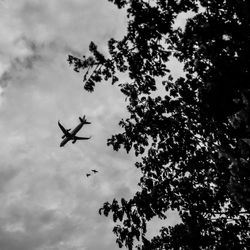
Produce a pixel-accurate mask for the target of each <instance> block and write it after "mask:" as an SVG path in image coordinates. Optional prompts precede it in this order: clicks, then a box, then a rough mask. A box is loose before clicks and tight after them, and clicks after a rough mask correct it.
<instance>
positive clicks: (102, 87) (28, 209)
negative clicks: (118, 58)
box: [0, 0, 177, 250]
mask: <svg viewBox="0 0 250 250" xmlns="http://www.w3.org/2000/svg"><path fill="white" fill-rule="evenodd" d="M125 30H126V17H125V13H124V12H123V11H121V10H118V9H117V8H116V7H115V6H114V5H113V4H112V3H110V2H108V1H107V0H43V1H41V0H12V1H11V0H9V1H8V0H2V1H0V37H1V39H0V138H1V141H0V143H1V146H0V148H1V150H0V208H1V209H0V249H1V250H59V249H60V250H66V249H67V250H80V249H81V250H97V249H102V250H108V249H109V250H116V249H119V248H118V246H117V245H116V243H115V236H114V234H113V233H112V228H113V226H114V224H113V223H112V219H111V218H106V217H104V216H100V215H99V214H98V209H99V208H100V207H101V206H102V204H103V203H104V202H106V201H112V199H113V198H117V199H120V198H121V197H124V198H126V199H128V198H130V197H132V196H133V194H134V193H135V192H136V190H139V188H138V186H137V183H138V182H139V178H140V175H139V171H138V170H137V169H136V168H135V167H134V166H133V165H134V163H135V161H136V159H135V157H134V156H133V155H132V154H127V153H125V152H124V151H123V150H121V151H119V152H114V151H113V150H112V148H111V147H107V146H106V141H107V139H108V138H110V137H111V135H112V134H115V133H118V132H119V131H121V128H119V126H118V125H117V124H118V122H119V121H120V119H121V118H122V117H124V116H125V115H126V107H125V102H124V97H123V96H122V94H121V92H120V91H119V89H118V88H116V87H114V86H111V84H109V83H101V84H99V85H98V86H97V87H96V90H95V91H94V93H91V94H90V93H87V92H86V91H84V90H83V84H82V75H81V74H77V73H76V72H74V71H73V69H72V67H70V66H69V65H68V62H67V56H68V54H72V55H76V56H81V55H83V54H87V51H88V45H89V43H90V42H91V41H94V42H95V43H96V44H97V45H98V46H99V48H100V49H101V50H103V51H105V50H107V41H108V39H109V38H111V37H114V38H116V39H119V38H122V36H123V34H124V32H125ZM84 114H85V115H86V117H87V120H88V121H90V122H91V123H92V124H91V125H88V126H85V127H84V128H83V129H82V130H81V131H80V132H79V136H92V138H91V140H88V141H80V142H77V143H76V144H71V143H68V144H67V145H66V146H65V147H63V148H60V147H59V144H60V142H61V136H62V132H61V131H60V129H59V128H58V125H57V122H58V120H60V121H61V123H62V124H63V125H64V126H65V127H66V128H73V127H75V126H76V125H77V124H78V123H79V120H78V117H79V116H83V115H84ZM91 169H96V170H98V171H99V173H98V174H95V175H94V174H93V175H92V176H90V177H89V178H87V177H86V173H89V172H90V170H91ZM176 220H177V219H176V216H172V217H171V216H170V218H169V221H170V223H172V222H173V223H174V222H176ZM152 225H153V226H152V230H151V234H152V232H154V230H156V229H155V228H157V225H159V224H158V222H155V224H154V222H152Z"/></svg>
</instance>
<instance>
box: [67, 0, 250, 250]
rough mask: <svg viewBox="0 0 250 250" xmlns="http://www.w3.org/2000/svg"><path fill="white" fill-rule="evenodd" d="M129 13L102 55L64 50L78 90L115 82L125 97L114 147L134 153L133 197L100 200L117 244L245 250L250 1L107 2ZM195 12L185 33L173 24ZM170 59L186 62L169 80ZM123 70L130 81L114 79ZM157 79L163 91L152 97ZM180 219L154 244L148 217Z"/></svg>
mask: <svg viewBox="0 0 250 250" xmlns="http://www.w3.org/2000/svg"><path fill="white" fill-rule="evenodd" d="M112 2H113V3H114V4H116V5H117V7H118V8H125V7H126V10H127V17H128V27H127V34H126V35H125V36H124V38H123V39H122V40H121V41H117V40H115V39H113V38H112V39H110V40H109V42H108V46H109V52H110V58H105V57H104V56H103V55H102V54H101V53H100V52H99V51H98V49H97V46H96V45H95V44H94V43H93V42H92V43H91V44H90V51H91V52H92V54H93V56H91V57H88V58H85V57H84V58H83V59H79V58H76V57H74V56H69V63H70V64H73V66H74V69H75V71H77V72H78V71H79V70H80V69H82V70H84V77H83V78H84V79H83V80H84V88H85V89H86V90H87V91H93V90H94V86H95V83H97V82H101V81H102V80H111V82H112V84H115V83H118V86H119V87H120V89H121V92H122V93H123V94H124V95H125V96H126V98H127V99H128V100H129V104H128V106H127V109H128V111H129V113H130V117H128V118H126V119H125V120H124V119H123V120H121V121H120V126H121V127H123V129H124V132H123V133H120V134H117V135H113V136H112V137H111V138H110V139H109V140H108V145H111V146H113V148H114V150H119V149H120V147H121V146H123V147H124V148H125V149H126V150H127V152H129V151H131V150H132V149H133V151H134V153H135V155H136V156H140V157H141V159H142V160H141V161H140V162H137V163H136V164H135V166H136V167H137V168H139V169H140V170H141V174H142V177H141V179H140V183H139V186H140V187H141V190H140V191H138V192H137V193H136V194H135V195H134V197H132V198H131V199H130V200H128V201H126V200H125V199H121V201H120V202H118V201H117V200H116V199H114V200H113V202H112V203H109V202H107V203H105V204H104V205H103V207H102V208H101V209H100V211H99V212H100V214H104V215H105V216H109V215H110V214H112V215H113V221H114V222H116V223H118V224H117V225H116V226H115V227H114V230H113V231H114V233H115V234H116V236H117V243H118V245H119V246H120V247H122V246H123V245H125V246H126V247H127V248H128V249H132V248H133V246H134V243H135V242H136V240H137V243H138V244H137V246H136V247H137V248H138V249H192V250H193V249H247V247H248V246H250V214H249V212H250V198H249V197H250V185H249V183H250V167H249V161H250V159H249V157H250V127H249V125H250V122H249V121H250V120H249V114H250V108H249V106H250V104H249V102H250V86H249V83H250V81H249V80H250V79H249V72H250V71H249V70H250V69H249V65H250V63H249V61H250V47H249V44H250V15H249V11H250V3H249V1H244V0H237V1H233V0H224V1H215V0H210V1H204V0H199V1H198V0H185V1H184V0H179V1H175V0H169V1H165V0H154V1H153V0H152V1H150V0H149V1H142V0H141V1H138V0H113V1H112ZM187 11H191V12H193V14H194V15H193V17H190V18H189V19H188V20H187V24H186V26H185V29H181V28H175V29H174V28H173V27H174V25H173V24H174V22H175V19H176V17H177V16H178V15H179V14H180V13H184V12H187ZM170 56H174V57H176V58H177V59H178V60H179V61H181V62H183V64H184V71H185V77H180V78H178V79H176V80H174V79H173V77H172V75H171V72H170V70H169V69H168V68H167V65H166V63H167V62H168V61H169V59H170ZM121 74H128V75H129V77H130V82H120V80H119V76H120V75H121ZM160 85H162V86H163V87H164V88H165V93H163V94H161V95H157V94H156V93H157V89H158V87H159V86H160ZM169 209H172V210H177V211H178V212H179V215H180V218H181V220H182V222H181V223H180V224H177V225H175V226H170V227H163V228H162V229H161V231H160V234H159V235H158V236H156V237H154V238H153V239H152V240H151V241H149V240H148V239H146V237H145V236H146V235H145V234H146V231H147V222H148V221H149V220H151V219H152V218H153V217H156V216H157V217H159V218H160V219H164V220H167V218H166V212H167V211H168V210H169Z"/></svg>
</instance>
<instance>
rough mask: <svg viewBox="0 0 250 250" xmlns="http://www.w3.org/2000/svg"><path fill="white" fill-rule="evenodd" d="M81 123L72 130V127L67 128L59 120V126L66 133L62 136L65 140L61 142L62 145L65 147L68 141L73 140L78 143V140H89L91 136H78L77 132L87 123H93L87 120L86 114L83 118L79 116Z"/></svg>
mask: <svg viewBox="0 0 250 250" xmlns="http://www.w3.org/2000/svg"><path fill="white" fill-rule="evenodd" d="M79 120H80V124H78V125H77V126H76V127H75V128H74V129H73V130H72V131H71V132H70V130H71V129H65V128H64V127H63V125H62V124H61V123H60V121H58V126H59V127H60V129H61V130H62V132H63V133H64V135H63V136H62V139H63V141H62V142H61V143H60V147H63V146H64V145H65V144H66V143H67V142H68V141H70V140H72V143H76V141H77V140H89V139H90V138H91V137H79V136H76V134H77V132H78V131H79V130H80V129H81V128H82V127H83V125H85V124H91V122H87V120H86V118H85V115H84V116H83V118H81V117H79Z"/></svg>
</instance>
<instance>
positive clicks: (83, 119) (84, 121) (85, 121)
mask: <svg viewBox="0 0 250 250" xmlns="http://www.w3.org/2000/svg"><path fill="white" fill-rule="evenodd" d="M79 120H80V122H82V123H84V124H90V123H91V122H87V120H86V118H85V115H84V116H83V118H82V117H80V116H79Z"/></svg>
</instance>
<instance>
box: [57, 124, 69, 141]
mask: <svg viewBox="0 0 250 250" xmlns="http://www.w3.org/2000/svg"><path fill="white" fill-rule="evenodd" d="M58 126H59V127H60V129H61V130H62V132H63V133H64V134H65V135H66V136H67V137H69V136H70V133H69V132H68V130H67V129H65V128H64V127H63V125H62V124H61V123H60V122H59V121H58Z"/></svg>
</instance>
